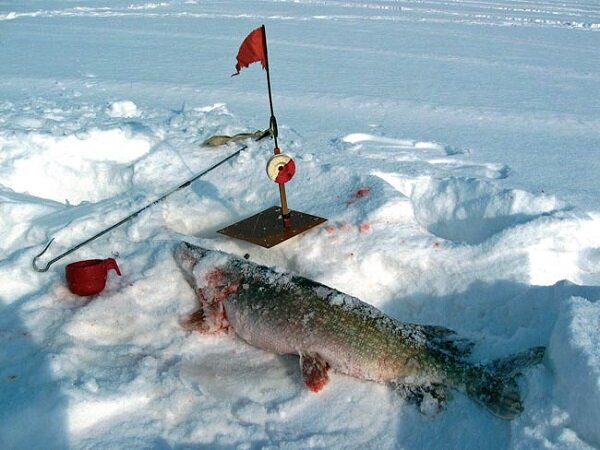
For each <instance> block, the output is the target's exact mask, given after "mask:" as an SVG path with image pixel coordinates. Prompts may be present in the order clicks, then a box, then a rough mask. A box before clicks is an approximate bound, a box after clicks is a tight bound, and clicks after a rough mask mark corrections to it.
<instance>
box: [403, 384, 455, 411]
mask: <svg viewBox="0 0 600 450" xmlns="http://www.w3.org/2000/svg"><path fill="white" fill-rule="evenodd" d="M392 387H393V388H394V390H395V391H396V392H397V393H398V394H399V395H400V396H401V397H402V398H403V399H404V400H406V401H407V402H409V403H414V404H416V405H417V406H418V407H419V411H421V413H422V414H424V415H426V416H431V415H433V414H436V413H438V412H440V411H441V410H443V409H444V407H445V406H446V403H447V401H448V389H447V387H446V386H444V385H443V384H439V383H428V384H402V383H392Z"/></svg>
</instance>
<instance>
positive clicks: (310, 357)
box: [300, 353, 329, 392]
mask: <svg viewBox="0 0 600 450" xmlns="http://www.w3.org/2000/svg"><path fill="white" fill-rule="evenodd" d="M300 368H301V369H302V380H303V381H304V383H305V384H306V386H307V387H308V388H309V389H310V390H311V391H313V392H319V391H320V390H321V389H323V387H324V386H325V385H326V384H327V383H328V382H329V375H328V373H327V372H328V371H329V363H328V362H327V361H325V360H324V359H323V358H322V357H321V356H320V355H319V354H318V353H300Z"/></svg>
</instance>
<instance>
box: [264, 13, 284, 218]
mask: <svg viewBox="0 0 600 450" xmlns="http://www.w3.org/2000/svg"><path fill="white" fill-rule="evenodd" d="M261 29H262V33H263V45H264V50H265V70H266V71H267V88H268V90H269V107H270V108H271V119H270V124H269V126H270V128H271V133H272V136H273V141H274V144H275V148H274V149H273V153H275V154H276V155H279V154H280V153H281V150H279V145H278V143H277V136H278V135H279V132H278V130H277V119H276V118H275V112H274V110H273V94H272V91H271V72H270V70H269V51H268V49H267V31H266V29H265V26H264V25H262V26H261ZM278 184H279V198H280V199H281V217H282V221H283V226H284V228H288V227H289V226H290V225H291V224H290V210H289V208H288V204H287V195H286V193H285V184H284V183H278Z"/></svg>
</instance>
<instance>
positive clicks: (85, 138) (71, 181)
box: [0, 128, 152, 204]
mask: <svg viewBox="0 0 600 450" xmlns="http://www.w3.org/2000/svg"><path fill="white" fill-rule="evenodd" d="M151 147H152V139H151V138H150V137H148V136H145V135H143V134H138V133H134V132H132V131H131V130H128V129H122V128H114V129H106V130H103V129H98V128H92V129H89V130H79V131H78V132H76V133H74V134H67V135H65V136H55V135H51V134H46V133H39V132H35V131H31V132H17V133H15V134H11V135H8V136H7V135H4V136H0V170H2V172H3V174H4V176H3V178H2V184H4V185H5V186H6V187H8V188H10V189H12V190H14V191H16V192H22V193H27V194H30V195H33V196H37V197H40V198H45V199H50V200H55V201H58V202H64V203H71V204H78V203H81V202H83V201H89V202H97V201H100V200H103V199H105V198H109V197H113V196H115V195H117V194H119V193H122V192H125V191H127V190H128V189H130V188H131V178H132V176H133V170H132V167H131V165H130V163H132V162H133V161H135V160H137V159H139V158H141V157H142V156H144V155H146V154H147V153H148V152H149V151H150V148H151Z"/></svg>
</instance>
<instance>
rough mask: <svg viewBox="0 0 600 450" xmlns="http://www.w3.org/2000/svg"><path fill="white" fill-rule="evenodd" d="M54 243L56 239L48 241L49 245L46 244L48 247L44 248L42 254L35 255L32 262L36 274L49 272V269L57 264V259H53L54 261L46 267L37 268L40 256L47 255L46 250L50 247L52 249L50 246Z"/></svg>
mask: <svg viewBox="0 0 600 450" xmlns="http://www.w3.org/2000/svg"><path fill="white" fill-rule="evenodd" d="M52 241H54V238H52V239H50V240H49V241H48V243H47V244H46V246H45V247H44V249H43V250H42V251H41V252H40V253H38V254H37V255H35V256H34V258H33V260H32V261H31V265H32V266H33V270H35V271H36V272H47V271H48V269H49V268H50V266H51V265H52V264H53V263H54V262H56V259H53V260H52V261H50V262H48V263H47V264H46V266H45V267H42V268H40V267H38V266H37V260H38V258H39V257H40V256H42V255H43V254H44V253H46V250H48V247H50V244H52Z"/></svg>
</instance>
